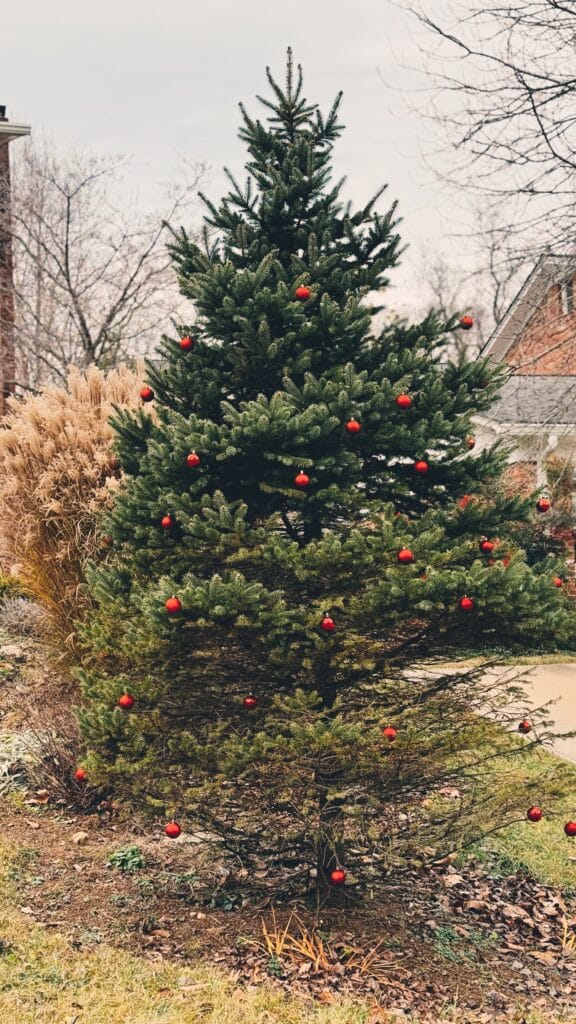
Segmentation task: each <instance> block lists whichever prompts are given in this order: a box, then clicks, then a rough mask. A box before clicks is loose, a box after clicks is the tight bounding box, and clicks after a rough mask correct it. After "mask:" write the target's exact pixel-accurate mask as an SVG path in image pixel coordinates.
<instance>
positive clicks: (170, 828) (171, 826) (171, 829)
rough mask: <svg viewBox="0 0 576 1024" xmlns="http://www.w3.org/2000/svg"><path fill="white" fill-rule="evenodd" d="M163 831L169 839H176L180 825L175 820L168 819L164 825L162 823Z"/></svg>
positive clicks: (179, 831)
mask: <svg viewBox="0 0 576 1024" xmlns="http://www.w3.org/2000/svg"><path fill="white" fill-rule="evenodd" d="M164 832H165V833H166V835H167V836H168V838H169V839H178V836H179V835H180V833H181V832H182V829H181V828H180V825H179V824H178V822H177V821H169V822H168V823H167V824H166V825H164Z"/></svg>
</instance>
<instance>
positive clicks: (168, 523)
mask: <svg viewBox="0 0 576 1024" xmlns="http://www.w3.org/2000/svg"><path fill="white" fill-rule="evenodd" d="M160 525H161V527H162V529H163V530H171V529H172V527H173V526H174V520H173V519H172V516H162V519H161V520H160Z"/></svg>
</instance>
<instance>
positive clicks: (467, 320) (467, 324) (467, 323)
mask: <svg viewBox="0 0 576 1024" xmlns="http://www.w3.org/2000/svg"><path fill="white" fill-rule="evenodd" d="M460 327H461V328H462V330H463V331H469V330H470V328H471V327H474V320H473V318H472V317H471V316H461V317H460Z"/></svg>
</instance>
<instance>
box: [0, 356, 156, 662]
mask: <svg viewBox="0 0 576 1024" xmlns="http://www.w3.org/2000/svg"><path fill="white" fill-rule="evenodd" d="M143 376H144V367H143V365H139V366H138V367H137V369H136V370H131V369H128V368H126V367H120V368H118V369H115V370H112V371H110V372H109V373H107V374H105V373H103V372H102V371H101V370H99V369H97V368H96V367H90V368H89V369H88V370H87V371H85V372H83V373H80V372H79V371H78V370H76V369H73V370H71V372H70V374H69V378H68V384H67V387H66V388H64V387H60V386H56V385H49V386H47V387H46V388H44V389H43V391H42V392H41V393H40V394H39V395H34V396H32V397H27V398H23V399H16V398H12V399H10V402H9V412H8V415H7V416H6V417H5V419H4V421H3V422H2V423H1V424H0V428H2V429H0V559H1V560H2V562H5V563H9V564H11V565H12V566H13V567H14V566H16V567H17V571H18V576H19V578H20V580H21V582H22V584H23V586H24V587H25V589H26V590H27V591H28V593H29V594H30V595H31V596H32V597H34V598H35V599H36V600H37V601H38V602H39V603H40V604H41V605H42V606H43V607H44V609H45V610H46V612H47V615H48V618H49V621H50V624H51V628H52V630H53V631H54V634H55V637H56V639H57V641H58V642H60V643H61V642H63V641H64V642H65V644H66V645H67V646H69V645H70V644H72V643H73V641H74V620H75V619H78V618H79V617H80V616H81V614H82V612H83V611H85V610H86V602H87V598H86V596H85V595H84V594H83V591H82V583H83V580H84V569H85V566H86V563H87V561H88V560H89V559H93V558H95V557H98V553H99V552H101V550H102V538H101V536H100V534H99V530H98V521H99V517H100V516H101V514H102V512H103V511H104V510H105V509H106V508H108V507H109V506H110V504H111V501H112V496H113V492H114V489H115V488H116V487H117V486H118V477H119V471H118V468H117V464H116V463H115V460H114V454H113V450H112V443H113V437H114V434H113V431H112V428H111V426H110V423H109V417H110V416H111V415H112V413H113V406H114V405H118V406H123V407H127V408H133V407H136V406H138V405H139V404H140V398H139V391H140V387H141V384H142V380H143Z"/></svg>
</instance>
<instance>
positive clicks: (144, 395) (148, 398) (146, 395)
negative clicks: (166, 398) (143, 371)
mask: <svg viewBox="0 0 576 1024" xmlns="http://www.w3.org/2000/svg"><path fill="white" fill-rule="evenodd" d="M140 398H141V399H142V401H143V402H152V401H153V399H154V392H153V391H152V388H149V387H147V386H146V387H143V388H140Z"/></svg>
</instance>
